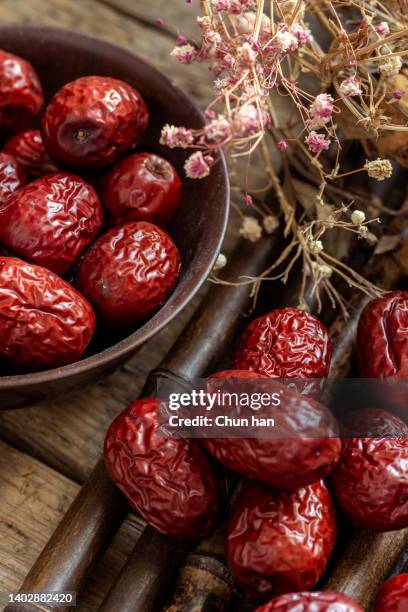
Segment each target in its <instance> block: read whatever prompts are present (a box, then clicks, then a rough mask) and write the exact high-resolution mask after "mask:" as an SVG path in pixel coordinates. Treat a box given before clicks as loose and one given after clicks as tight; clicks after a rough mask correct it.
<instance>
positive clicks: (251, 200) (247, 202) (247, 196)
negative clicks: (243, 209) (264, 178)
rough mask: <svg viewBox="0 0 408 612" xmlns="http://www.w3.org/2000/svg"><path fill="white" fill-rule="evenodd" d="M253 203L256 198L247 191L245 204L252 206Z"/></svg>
mask: <svg viewBox="0 0 408 612" xmlns="http://www.w3.org/2000/svg"><path fill="white" fill-rule="evenodd" d="M253 203H254V200H253V198H252V196H251V195H249V193H246V194H245V195H244V204H246V205H247V206H252V204H253Z"/></svg>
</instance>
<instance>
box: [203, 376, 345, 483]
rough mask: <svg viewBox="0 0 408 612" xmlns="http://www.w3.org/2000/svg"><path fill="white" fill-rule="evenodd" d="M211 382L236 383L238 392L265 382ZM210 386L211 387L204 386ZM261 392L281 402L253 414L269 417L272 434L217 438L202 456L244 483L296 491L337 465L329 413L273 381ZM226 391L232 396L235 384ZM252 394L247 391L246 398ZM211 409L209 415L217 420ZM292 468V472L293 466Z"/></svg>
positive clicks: (234, 412) (236, 411) (235, 413)
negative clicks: (247, 480) (272, 423)
mask: <svg viewBox="0 0 408 612" xmlns="http://www.w3.org/2000/svg"><path fill="white" fill-rule="evenodd" d="M211 378H212V379H237V381H240V379H241V381H242V382H240V383H239V384H240V385H241V386H240V389H241V390H242V388H243V387H244V386H245V385H244V383H243V380H244V379H251V378H254V379H264V380H265V379H267V378H268V377H267V376H264V375H261V374H257V373H255V372H249V371H245V370H243V371H240V370H227V371H225V372H219V373H217V374H214V375H213V376H211ZM209 385H210V386H211V384H210V383H209ZM267 385H268V386H267V387H266V386H262V385H261V386H260V389H259V390H260V391H265V392H266V391H267V393H268V394H269V395H272V394H276V396H277V397H279V398H280V402H279V405H278V406H277V407H275V408H274V407H272V406H268V407H267V408H262V409H260V410H257V412H256V417H257V418H258V419H259V418H265V419H266V418H268V417H273V418H274V420H275V427H276V432H275V431H273V430H272V431H271V432H270V435H267V431H265V428H264V427H262V426H261V427H260V435H259V436H258V437H257V436H256V433H257V431H256V428H255V427H251V437H248V438H245V437H236V436H231V437H217V438H204V439H203V440H202V442H203V444H204V446H205V447H206V448H207V450H208V451H209V452H210V453H211V454H212V455H213V456H214V457H215V458H216V459H217V460H218V461H220V462H221V463H222V464H224V465H225V466H226V467H227V468H228V469H230V470H233V471H236V472H239V473H240V474H243V475H244V476H247V477H249V478H254V479H256V480H260V481H262V482H264V483H266V484H268V485H270V486H273V487H279V488H283V489H296V488H299V487H302V486H305V485H308V484H311V483H312V482H316V481H318V480H320V479H321V478H324V477H325V476H327V475H328V474H329V473H330V472H331V471H332V469H333V468H334V466H335V465H336V463H337V461H338V459H339V457H340V451H341V442H340V439H339V438H338V437H335V435H336V432H337V423H336V421H335V419H334V417H333V416H332V415H331V413H330V412H329V411H328V410H327V409H326V408H325V406H323V405H322V404H319V403H318V402H316V401H314V400H312V399H305V397H304V396H302V395H300V394H299V393H298V392H297V391H295V390H292V389H289V388H287V389H285V390H284V393H281V390H282V385H281V384H279V383H278V382H277V381H276V382H274V381H271V380H268V383H267ZM226 391H227V392H228V391H229V392H231V393H234V392H236V391H237V382H235V386H234V381H232V384H231V385H230V387H228V388H227V389H226ZM251 391H254V387H253V386H252V387H251V388H250V389H248V394H250V393H251ZM216 408H217V407H216V406H215V410H214V409H213V411H212V414H213V415H214V414H217V412H216ZM249 412H250V410H249V409H248V408H244V409H243V410H242V409H240V408H239V407H238V406H237V407H233V408H232V409H229V410H227V411H226V410H225V408H222V409H221V414H223V415H224V414H228V415H229V416H231V417H232V418H237V419H241V417H243V416H246V417H248V414H249ZM294 465H296V469H293V466H294Z"/></svg>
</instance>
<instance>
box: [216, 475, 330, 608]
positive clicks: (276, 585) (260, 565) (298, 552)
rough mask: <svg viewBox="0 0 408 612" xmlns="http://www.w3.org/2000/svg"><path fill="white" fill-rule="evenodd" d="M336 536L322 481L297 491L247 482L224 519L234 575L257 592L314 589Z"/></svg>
mask: <svg viewBox="0 0 408 612" xmlns="http://www.w3.org/2000/svg"><path fill="white" fill-rule="evenodd" d="M335 540H336V518H335V512H334V507H333V503H332V500H331V497H330V494H329V492H328V490H327V488H326V486H325V484H324V483H323V482H317V483H314V484H312V485H308V486H307V487H304V488H301V489H297V490H296V491H278V490H273V489H269V488H267V487H265V486H263V485H261V484H257V483H250V484H248V485H247V486H246V487H245V488H244V490H243V491H242V492H241V494H240V495H239V497H238V499H237V501H236V503H235V505H234V507H233V509H232V512H231V516H230V519H229V522H228V535H227V559H228V563H229V566H230V569H231V573H232V575H233V577H234V578H235V579H236V580H237V582H238V583H239V584H240V585H241V586H242V587H244V588H245V589H246V590H248V591H249V592H250V593H252V594H253V595H255V596H262V597H267V596H268V595H279V594H281V593H287V592H290V591H302V590H308V589H312V588H313V587H314V585H315V584H316V583H317V582H318V580H319V579H320V578H321V576H322V574H323V572H324V570H325V568H326V565H327V562H328V560H329V557H330V555H331V553H332V550H333V546H334V543H335Z"/></svg>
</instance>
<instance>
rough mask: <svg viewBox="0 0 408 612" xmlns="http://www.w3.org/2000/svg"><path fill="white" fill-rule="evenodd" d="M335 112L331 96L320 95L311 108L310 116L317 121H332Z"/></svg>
mask: <svg viewBox="0 0 408 612" xmlns="http://www.w3.org/2000/svg"><path fill="white" fill-rule="evenodd" d="M333 110H334V100H333V98H332V96H331V95H330V94H324V93H323V94H319V95H318V96H316V98H315V99H314V100H313V103H312V104H311V106H310V115H311V116H312V117H313V118H314V119H316V118H318V119H330V117H331V116H332V114H333Z"/></svg>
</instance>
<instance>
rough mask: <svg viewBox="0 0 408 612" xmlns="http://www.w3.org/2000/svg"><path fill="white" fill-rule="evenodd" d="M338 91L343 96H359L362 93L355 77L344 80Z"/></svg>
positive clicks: (358, 80) (359, 83) (358, 81)
mask: <svg viewBox="0 0 408 612" xmlns="http://www.w3.org/2000/svg"><path fill="white" fill-rule="evenodd" d="M340 91H341V93H342V94H344V95H345V96H350V97H353V96H360V95H361V94H362V93H363V90H362V88H361V81H360V79H358V78H357V77H356V76H351V77H349V78H348V79H344V81H342V82H341V83H340Z"/></svg>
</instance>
